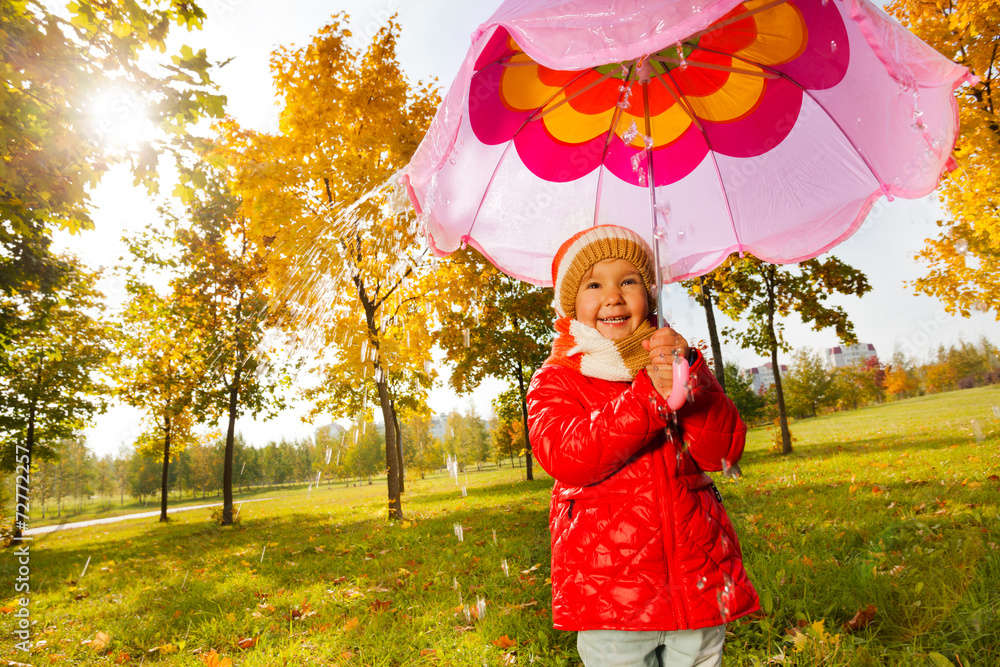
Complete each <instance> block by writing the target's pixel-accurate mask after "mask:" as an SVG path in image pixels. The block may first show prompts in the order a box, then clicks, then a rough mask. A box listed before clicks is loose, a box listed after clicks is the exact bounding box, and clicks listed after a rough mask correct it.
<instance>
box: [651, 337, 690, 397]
mask: <svg viewBox="0 0 1000 667" xmlns="http://www.w3.org/2000/svg"><path fill="white" fill-rule="evenodd" d="M642 347H643V349H645V350H646V351H647V352H649V366H647V367H646V372H647V373H648V374H649V379H650V380H652V381H653V386H654V387H656V391H658V392H659V393H660V396H662V397H663V398H667V397H668V396H670V391H671V390H672V389H673V386H674V382H673V378H674V372H673V363H674V351H675V350H676V352H677V356H678V357H682V358H686V357H687V355H688V344H687V341H686V340H684V337H683V336H681V335H680V334H679V333H677V332H676V331H674V330H673V329H672V328H670V327H669V326H666V327H663V328H662V329H658V330H657V331H656V332H655V333H653V337H652V338H650V339H649V340H644V341H642Z"/></svg>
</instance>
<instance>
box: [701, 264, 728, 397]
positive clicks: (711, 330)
mask: <svg viewBox="0 0 1000 667" xmlns="http://www.w3.org/2000/svg"><path fill="white" fill-rule="evenodd" d="M698 284H699V285H700V286H701V305H702V306H704V307H705V321H706V322H708V339H709V340H710V341H711V342H712V361H713V362H714V366H715V379H716V380H718V381H719V384H720V385H722V391H725V390H726V366H725V364H724V363H723V361H722V344H721V343H720V342H719V330H718V328H717V327H716V326H715V309H713V308H712V291H711V289H709V287H708V285H706V284H705V281H704V279H702V278H699V279H698Z"/></svg>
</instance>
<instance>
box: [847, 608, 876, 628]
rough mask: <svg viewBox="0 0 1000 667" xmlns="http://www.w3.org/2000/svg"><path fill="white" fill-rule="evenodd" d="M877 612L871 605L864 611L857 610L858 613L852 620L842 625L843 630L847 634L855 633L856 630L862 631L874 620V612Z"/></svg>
mask: <svg viewBox="0 0 1000 667" xmlns="http://www.w3.org/2000/svg"><path fill="white" fill-rule="evenodd" d="M877 610H878V607H876V606H875V605H873V604H870V605H868V606H867V607H865V608H864V609H859V610H858V613H856V614H854V618H852V619H851V620H849V621H847V622H846V623H844V625H843V626H841V627H843V628H844V630H846V631H848V632H857V631H858V630H863V629H864V628H867V627H868V625H869V624H870V623H871V622H872V620H873V619H874V618H875V612H876V611H877Z"/></svg>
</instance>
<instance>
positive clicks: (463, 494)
mask: <svg viewBox="0 0 1000 667" xmlns="http://www.w3.org/2000/svg"><path fill="white" fill-rule="evenodd" d="M468 495H469V494H468V492H466V490H465V487H464V486H463V487H462V497H463V498H465V497H467V496H468Z"/></svg>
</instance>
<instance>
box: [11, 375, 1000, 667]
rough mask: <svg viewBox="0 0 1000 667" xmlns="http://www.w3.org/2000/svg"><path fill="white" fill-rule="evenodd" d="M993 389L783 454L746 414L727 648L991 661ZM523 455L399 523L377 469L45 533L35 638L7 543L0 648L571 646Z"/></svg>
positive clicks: (404, 658)
mask: <svg viewBox="0 0 1000 667" xmlns="http://www.w3.org/2000/svg"><path fill="white" fill-rule="evenodd" d="M995 405H1000V389H998V388H979V389H971V390H965V391H960V392H953V393H948V394H943V395H937V396H932V397H923V398H918V399H912V400H908V401H902V402H899V403H892V404H889V405H884V406H879V407H873V408H868V409H864V410H859V411H856V412H849V413H841V414H836V415H830V416H826V417H821V418H818V419H811V420H806V421H800V422H795V423H793V424H792V433H793V435H794V437H795V438H796V441H795V443H794V444H795V453H793V454H792V455H790V456H787V457H781V456H778V455H776V454H773V453H772V452H771V451H770V447H771V438H772V435H771V433H770V432H769V430H768V429H758V430H755V431H753V432H752V433H751V435H750V441H749V444H748V447H747V454H746V456H745V457H744V460H743V472H744V476H743V479H742V480H741V481H740V482H735V483H734V482H730V481H726V482H725V483H720V487H721V489H722V492H723V494H724V496H725V503H726V506H727V508H728V510H729V513H730V515H731V516H732V518H733V521H734V523H735V524H736V527H737V531H738V532H739V534H740V536H741V539H742V545H743V550H744V555H745V560H746V563H747V567H748V569H749V571H750V575H751V577H752V579H753V581H754V583H755V585H756V586H757V588H758V591H759V592H760V594H761V598H762V602H763V605H764V609H765V612H766V613H762V614H760V615H758V616H757V617H755V618H752V619H745V620H743V621H741V622H736V623H732V624H730V627H729V636H728V640H727V646H726V658H725V664H726V665H753V664H769V663H770V664H789V665H820V664H822V665H882V664H886V665H949V664H950V665H963V666H966V667H967V666H968V665H997V664H1000V627H998V623H1000V592H998V591H1000V551H998V548H997V544H998V543H1000V521H998V519H1000V477H998V475H1000V448H998V445H1000V420H998V419H997V418H996V417H995V416H994V410H993V406H995ZM536 470H537V467H536ZM538 472H539V473H541V471H538ZM522 475H523V469H514V470H511V469H510V468H509V467H505V468H503V469H502V470H497V469H495V468H494V469H491V470H489V471H487V472H482V473H476V472H473V471H469V473H468V476H467V479H465V478H462V479H461V482H462V485H464V486H465V487H466V488H467V496H463V495H462V492H461V486H460V485H456V483H455V481H454V480H452V479H450V478H448V477H445V476H440V475H439V476H435V477H431V478H428V479H426V480H416V481H413V482H410V483H409V488H408V490H407V493H406V494H405V496H404V511H405V512H406V515H407V520H406V521H404V522H396V523H388V522H386V521H385V520H384V519H383V518H382V517H383V516H384V506H385V488H384V485H381V484H379V483H378V482H376V484H375V485H373V486H359V487H351V488H349V489H345V488H344V487H343V486H337V487H334V488H332V489H328V488H326V487H324V488H323V489H322V490H321V491H316V490H313V491H312V492H311V493H310V494H309V495H308V497H307V494H306V492H305V491H298V492H289V493H287V494H284V495H282V496H281V497H279V498H278V499H276V500H272V501H267V502H257V503H250V504H247V505H246V506H244V508H243V510H242V512H241V515H240V523H239V525H237V526H236V527H232V528H227V529H222V528H219V527H216V526H214V525H213V524H212V523H211V522H210V520H209V510H195V511H192V512H185V513H181V514H178V515H176V518H175V519H174V520H172V521H171V522H170V523H169V524H167V525H161V524H158V523H157V522H156V521H155V519H153V520H148V519H145V520H139V521H134V522H123V523H118V524H112V525H108V526H101V527H100V528H99V529H96V530H89V531H87V530H71V531H65V532H60V533H55V534H52V535H43V536H39V537H38V538H37V539H36V540H35V541H34V542H32V543H31V547H30V549H31V552H30V562H29V569H30V585H31V596H30V604H29V610H30V614H31V616H30V619H31V622H32V623H33V625H32V637H31V645H32V650H31V652H30V653H25V652H21V651H18V650H16V648H15V647H14V643H15V642H16V641H17V638H16V636H15V635H14V634H13V631H14V628H15V627H16V620H17V619H16V618H15V616H14V613H15V612H16V609H17V606H16V599H17V597H18V595H17V594H15V593H14V592H13V587H12V585H10V584H7V583H6V582H11V581H14V578H15V576H16V574H17V562H16V557H15V556H14V554H13V553H12V550H10V549H8V550H7V551H6V552H3V553H0V581H2V582H4V587H5V589H6V590H5V591H4V593H3V594H2V595H3V596H4V597H2V598H0V607H3V609H2V610H0V611H3V612H4V613H3V614H0V627H2V633H3V638H2V639H0V664H2V661H3V660H9V661H13V662H12V664H16V663H24V664H32V665H50V664H87V665H90V664H93V665H98V664H107V665H115V664H129V665H140V664H149V665H192V666H204V665H208V666H210V667H225V665H228V664H232V665H246V666H248V667H249V666H264V665H340V666H341V667H347V666H351V665H359V666H360V665H369V666H376V665H380V666H381V665H386V666H388V665H407V666H410V665H412V666H416V665H456V666H457V665H468V666H470V667H479V666H480V665H513V664H519V665H528V664H538V665H576V664H579V661H578V660H577V658H576V652H575V636H574V635H573V633H562V632H556V631H554V630H552V628H551V614H550V612H549V603H550V596H549V587H548V582H547V576H548V570H549V567H548V559H549V546H548V530H547V514H548V495H549V489H550V487H551V480H549V479H548V478H546V477H545V476H544V474H538V475H537V477H538V478H539V479H537V480H536V481H534V482H530V483H529V482H524V481H522V480H521V476H522ZM459 526H460V527H461V530H459ZM459 533H461V536H462V539H461V540H460V539H459V537H458V534H459ZM88 559H89V564H87V563H88ZM85 566H86V573H85V574H84V573H83V571H84V568H85ZM861 610H869V611H872V610H873V617H872V619H871V621H870V623H868V624H867V626H865V627H861V628H858V629H855V630H849V629H847V628H845V627H844V625H845V623H847V622H848V621H849V620H851V619H852V617H854V616H855V614H856V613H857V612H858V611H861ZM8 638H10V640H9V639H8Z"/></svg>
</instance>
